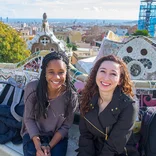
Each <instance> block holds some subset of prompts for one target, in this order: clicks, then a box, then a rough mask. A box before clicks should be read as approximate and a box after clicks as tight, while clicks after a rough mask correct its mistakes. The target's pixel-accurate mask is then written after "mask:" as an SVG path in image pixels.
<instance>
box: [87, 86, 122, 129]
mask: <svg viewBox="0 0 156 156" xmlns="http://www.w3.org/2000/svg"><path fill="white" fill-rule="evenodd" d="M121 95H122V91H121V88H120V87H116V89H115V91H114V93H113V97H112V101H111V102H110V103H109V104H108V106H107V107H106V108H105V109H104V110H103V111H102V112H101V113H100V115H98V113H99V106H98V98H99V95H98V94H96V95H95V96H93V98H92V99H91V101H90V103H89V105H90V108H91V110H90V111H89V112H88V113H87V114H86V116H85V117H86V118H87V119H88V120H89V121H90V122H92V123H93V124H94V125H95V126H96V127H97V128H98V129H100V130H103V129H105V128H106V127H109V126H110V125H113V124H114V123H115V122H117V119H116V118H115V117H114V116H115V115H116V114H119V113H120V106H119V105H120V103H121V101H120V97H121Z"/></svg>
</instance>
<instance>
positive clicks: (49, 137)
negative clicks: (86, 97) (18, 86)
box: [21, 52, 78, 156]
mask: <svg viewBox="0 0 156 156" xmlns="http://www.w3.org/2000/svg"><path fill="white" fill-rule="evenodd" d="M24 103H25V109H24V121H23V126H22V130H21V135H22V137H23V152H24V156H50V155H52V156H65V155H66V151H67V143H68V130H69V128H70V126H71V124H72V123H73V119H74V111H75V109H76V106H77V105H78V98H77V94H76V93H75V92H74V90H73V89H72V87H71V85H70V76H69V60H68V58H67V56H66V55H65V54H64V53H61V52H52V53H49V54H47V55H46V56H45V57H44V58H43V61H42V71H41V75H40V78H39V80H36V81H32V82H30V83H28V84H27V85H26V88H25V93H24Z"/></svg>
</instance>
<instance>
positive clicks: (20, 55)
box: [0, 22, 30, 63]
mask: <svg viewBox="0 0 156 156" xmlns="http://www.w3.org/2000/svg"><path fill="white" fill-rule="evenodd" d="M29 55H30V51H29V50H27V45H26V42H25V41H24V40H23V39H22V38H21V36H20V34H19V33H18V32H17V31H16V30H15V29H13V28H11V27H10V26H8V25H6V24H4V23H2V22H0V62H9V63H17V62H19V61H22V60H24V59H25V58H26V57H28V56H29Z"/></svg>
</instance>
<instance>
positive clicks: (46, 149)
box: [41, 145, 51, 156]
mask: <svg viewBox="0 0 156 156" xmlns="http://www.w3.org/2000/svg"><path fill="white" fill-rule="evenodd" d="M41 149H42V151H43V153H44V156H51V153H50V146H49V145H47V146H41Z"/></svg>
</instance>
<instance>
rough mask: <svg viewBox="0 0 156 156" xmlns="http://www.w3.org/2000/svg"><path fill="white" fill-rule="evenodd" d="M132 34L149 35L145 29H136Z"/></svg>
mask: <svg viewBox="0 0 156 156" xmlns="http://www.w3.org/2000/svg"><path fill="white" fill-rule="evenodd" d="M132 35H133V36H138V35H142V36H150V35H149V33H148V31H147V30H136V31H135V32H134V33H133V34H132Z"/></svg>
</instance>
